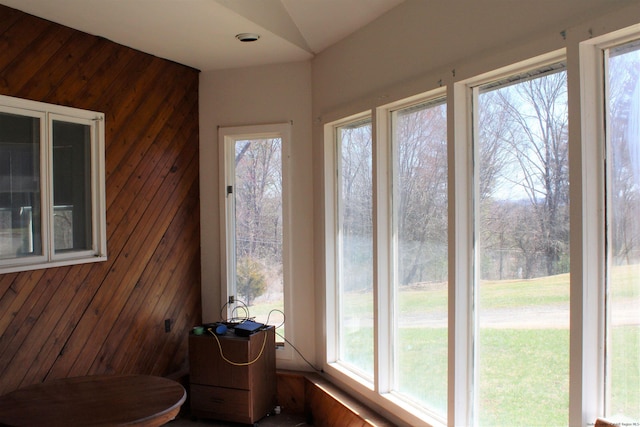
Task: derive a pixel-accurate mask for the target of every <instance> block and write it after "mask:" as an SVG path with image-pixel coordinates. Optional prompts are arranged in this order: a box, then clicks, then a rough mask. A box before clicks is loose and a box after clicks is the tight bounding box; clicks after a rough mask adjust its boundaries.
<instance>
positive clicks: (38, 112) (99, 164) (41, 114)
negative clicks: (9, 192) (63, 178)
mask: <svg viewBox="0 0 640 427" xmlns="http://www.w3.org/2000/svg"><path fill="white" fill-rule="evenodd" d="M0 111H2V112H8V113H12V114H17V115H22V116H28V117H36V118H39V119H40V174H41V184H40V185H41V187H40V193H41V206H42V215H41V216H42V224H41V230H42V252H43V254H42V255H41V256H35V257H31V256H29V257H22V258H12V259H6V260H0V273H11V272H18V271H27V270H36V269H41V268H50V267H60V266H66V265H74V264H84V263H90V262H100V261H106V260H107V231H106V230H107V226H106V224H107V219H106V201H105V193H106V191H105V137H104V134H105V131H104V113H100V112H96V111H89V110H81V109H77V108H71V107H64V106H60V105H54V104H47V103H44V102H37V101H30V100H25V99H20V98H14V97H10V96H5V95H0ZM54 120H56V121H63V122H69V123H79V124H82V125H85V126H89V127H90V129H91V143H90V150H91V160H90V164H91V223H92V236H91V242H92V243H91V244H92V246H91V248H90V249H88V250H83V251H71V252H64V253H56V252H55V250H54V238H53V210H54V204H53V150H52V146H53V137H52V135H53V132H52V127H53V121H54Z"/></svg>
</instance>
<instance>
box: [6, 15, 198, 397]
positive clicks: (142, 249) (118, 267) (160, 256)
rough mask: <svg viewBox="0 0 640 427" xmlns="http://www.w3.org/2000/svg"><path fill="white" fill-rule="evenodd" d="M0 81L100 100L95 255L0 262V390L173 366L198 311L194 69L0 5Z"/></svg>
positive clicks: (43, 93) (46, 96) (29, 93)
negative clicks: (101, 239)
mask: <svg viewBox="0 0 640 427" xmlns="http://www.w3.org/2000/svg"><path fill="white" fill-rule="evenodd" d="M0 94H3V95H9V96H14V97H20V98H26V99H32V100H36V101H42V102H47V103H52V104H61V105H66V106H71V107H76V108H83V109H88V110H95V111H101V112H104V113H105V116H106V122H105V123H106V189H107V195H106V197H107V238H108V242H107V245H108V257H109V258H108V261H106V262H101V263H92V264H84V265H79V266H71V267H61V268H51V269H43V270H34V271H28V272H21V273H10V274H0V394H3V393H6V392H9V391H12V390H14V389H16V388H19V387H21V386H25V385H28V384H32V383H37V382H41V381H45V380H49V379H55V378H61V377H68V376H77V375H87V374H104V373H139V374H153V375H168V374H170V373H172V372H175V371H178V370H179V369H181V368H182V367H183V365H184V364H185V361H186V356H187V331H188V330H189V329H190V328H191V327H192V326H193V325H195V324H197V323H199V322H200V321H201V317H202V315H201V304H200V231H199V229H200V226H199V224H200V219H199V189H198V71H197V70H194V69H192V68H189V67H186V66H182V65H179V64H176V63H173V62H170V61H167V60H164V59H160V58H157V57H154V56H152V55H148V54H145V53H141V52H139V51H136V50H133V49H130V48H127V47H124V46H121V45H118V44H116V43H113V42H111V41H108V40H105V39H102V38H99V37H95V36H92V35H88V34H85V33H82V32H80V31H76V30H73V29H70V28H68V27H64V26H61V25H58V24H55V23H52V22H49V21H46V20H42V19H39V18H36V17H34V16H31V15H27V14H24V13H22V12H19V11H17V10H14V9H11V8H7V7H5V6H2V5H0ZM165 319H170V320H171V331H170V332H168V333H167V332H165V327H164V326H165Z"/></svg>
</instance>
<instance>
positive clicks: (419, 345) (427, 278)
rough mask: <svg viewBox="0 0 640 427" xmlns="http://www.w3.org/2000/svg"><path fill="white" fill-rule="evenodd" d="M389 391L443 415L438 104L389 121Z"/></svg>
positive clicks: (442, 149) (443, 198)
mask: <svg viewBox="0 0 640 427" xmlns="http://www.w3.org/2000/svg"><path fill="white" fill-rule="evenodd" d="M392 122H393V130H394V131H393V142H392V143H393V147H394V152H395V161H394V180H395V182H394V195H393V199H394V207H395V209H396V211H395V214H394V225H395V233H394V234H395V235H396V236H397V243H396V248H395V251H394V256H395V259H396V262H395V265H397V272H396V274H395V284H394V286H395V288H394V291H395V295H396V298H395V303H396V306H395V313H396V319H395V346H394V350H395V354H394V365H395V372H397V375H396V378H395V381H394V382H395V388H396V390H397V391H399V392H400V393H402V394H403V395H404V396H406V397H407V398H409V399H410V400H413V401H415V402H416V403H418V404H419V405H420V406H423V407H426V408H429V409H431V410H433V411H435V412H436V413H437V414H438V415H440V416H441V417H443V418H445V417H446V414H447V342H448V338H447V214H448V213H447V117H446V104H444V102H442V101H440V102H438V103H430V104H426V105H419V106H416V107H412V108H409V109H405V110H402V111H398V112H396V113H394V114H393V116H392Z"/></svg>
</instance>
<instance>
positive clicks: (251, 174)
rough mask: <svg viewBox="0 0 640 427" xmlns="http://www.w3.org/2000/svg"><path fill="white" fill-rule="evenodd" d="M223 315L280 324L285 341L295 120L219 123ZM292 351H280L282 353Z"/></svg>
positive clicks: (279, 340) (281, 341)
mask: <svg viewBox="0 0 640 427" xmlns="http://www.w3.org/2000/svg"><path fill="white" fill-rule="evenodd" d="M219 141H220V158H221V165H220V166H221V167H220V172H221V182H223V183H224V191H223V192H222V194H221V201H220V202H221V203H220V207H221V218H222V224H221V233H222V235H223V236H225V239H223V245H222V247H221V250H222V254H223V260H224V263H223V268H222V271H223V273H222V274H223V278H222V279H223V283H225V284H226V286H222V287H221V290H222V295H221V297H222V301H226V302H227V303H226V304H225V308H226V309H223V310H222V312H221V316H222V317H223V320H241V319H246V318H252V319H255V320H256V321H258V322H261V323H268V324H270V325H274V326H276V327H277V330H276V342H277V343H278V344H279V346H280V347H281V348H282V347H286V346H284V342H285V339H286V338H285V337H286V332H285V331H286V317H287V314H288V313H289V311H290V294H291V279H290V270H291V267H290V261H289V260H290V255H289V248H290V247H291V246H290V243H289V238H290V230H289V224H290V212H289V193H288V187H289V183H288V175H289V164H288V161H289V146H290V144H291V124H290V123H284V124H272V125H255V126H240V127H221V128H220V129H219ZM290 356H291V353H290V351H289V350H288V349H287V351H286V352H284V353H283V352H279V353H278V357H279V358H282V357H290Z"/></svg>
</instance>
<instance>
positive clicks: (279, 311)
mask: <svg viewBox="0 0 640 427" xmlns="http://www.w3.org/2000/svg"><path fill="white" fill-rule="evenodd" d="M235 302H236V303H238V304H241V306H239V307H238V306H236V307H235V308H234V309H233V310H232V312H231V315H232V317H231V319H227V320H225V322H234V321H239V322H240V323H242V322H245V321H247V320H250V319H251V316H250V314H249V307H248V306H247V304H246V303H244V302H243V301H241V300H236V301H235ZM228 305H229V303H228V302H226V303H225V304H224V305H223V306H222V307H221V308H220V318H221V319H225V316H223V311H224V309H225V308H226V307H227V306H228ZM239 308H240V309H242V310H244V312H245V315H246V316H245V317H241V318H240V317H234V312H235V311H236V310H238V309H239ZM274 311H275V312H278V313H280V314H281V315H282V322H281V323H280V324H279V325H278V326H275V333H276V335H278V336H279V337H280V338H282V339H283V340H284V342H286V343H287V344H289V345H290V346H291V348H293V349H294V350H295V352H296V353H298V355H299V356H300V357H301V358H302V360H304V361H305V363H306V364H307V365H309V366H310V367H311V368H312V369H313V370H314V371H316V372H319V373H324V370H323V369H319V368H317V367H316V366H315V365H314V364H313V363H311V362H309V361H308V360H307V358H306V357H304V355H303V354H302V352H300V350H298V348H297V347H296V346H295V345H293V343H292V342H291V341H289V340H288V339H286V338H285V337H284V335H282V334H280V333H278V331H277V329H278V328H281V327H282V326H284V324H285V322H286V315H285V314H284V311H282V310H279V309H277V308H274V309H272V310H271V311H269V313H268V314H267V320H266V322H265V324H269V319H270V318H271V314H272V313H273V312H274ZM207 330H208V331H209V333H210V334H211V335H213V336H214V337H215V339H216V341H217V343H218V348H219V349H220V356H221V357H222V359H223V360H224V361H225V362H227V363H229V364H230V365H233V366H248V365H252V364H254V363H255V362H257V361H258V359H260V356H262V353H263V352H264V348H265V344H266V342H267V334H265V335H264V341H263V342H262V348H261V349H260V354H259V355H258V357H256V358H255V359H254V360H252V361H250V362H240V363H238V362H233V361H231V360H229V359H227V358H226V357H225V355H224V354H223V351H222V344H221V343H220V339H219V338H218V336H217V335H216V334H215V333H214V332H213V331H212V330H211V328H208V329H207Z"/></svg>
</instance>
